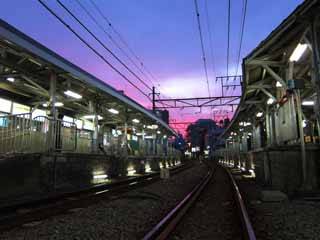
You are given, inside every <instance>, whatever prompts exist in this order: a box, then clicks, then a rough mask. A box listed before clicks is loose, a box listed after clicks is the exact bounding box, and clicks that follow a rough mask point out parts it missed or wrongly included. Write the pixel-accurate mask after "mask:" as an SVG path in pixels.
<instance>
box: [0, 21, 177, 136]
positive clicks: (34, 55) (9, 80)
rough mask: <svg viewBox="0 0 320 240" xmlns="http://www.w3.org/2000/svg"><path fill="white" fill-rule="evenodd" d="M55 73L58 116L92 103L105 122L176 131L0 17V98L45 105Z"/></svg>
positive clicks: (75, 114) (76, 113)
mask: <svg viewBox="0 0 320 240" xmlns="http://www.w3.org/2000/svg"><path fill="white" fill-rule="evenodd" d="M53 74H54V76H55V77H56V102H57V109H58V111H59V113H60V114H62V115H65V116H69V117H72V118H80V117H83V116H85V115H88V114H90V113H91V110H90V104H91V105H92V102H94V105H95V106H96V109H97V114H99V115H100V116H101V117H100V121H101V122H104V123H106V124H113V125H121V124H123V123H124V121H128V123H131V122H132V120H133V119H138V120H139V123H137V121H136V120H135V121H134V122H135V124H140V125H141V126H142V125H158V126H159V128H158V131H160V130H161V131H162V132H163V133H165V134H169V135H177V133H176V132H175V131H174V130H173V129H171V128H170V127H169V126H168V125H167V124H166V123H165V122H164V121H162V120H161V119H159V118H157V117H156V116H155V115H154V114H153V113H152V112H151V111H150V110H148V109H146V108H144V107H143V106H142V105H140V104H139V103H137V102H135V101H134V100H132V99H130V98H129V97H127V96H126V95H124V94H123V93H122V92H120V91H117V90H116V89H114V88H112V87H111V86H110V85H108V84H106V83H105V82H103V81H102V80H100V79H98V78H96V77H94V76H93V75H91V74H90V73H88V72H86V71H84V70H83V69H81V68H79V67H78V66H76V65H74V64H72V63H71V62H69V61H67V60H66V59H64V58H63V57H61V56H59V55H58V54H56V53H54V52H53V51H51V50H50V49H48V48H46V47H45V46H43V45H41V44H40V43H39V42H37V41H35V40H33V39H31V38H30V37H28V36H27V35H25V34H24V33H22V32H20V31H19V30H17V29H15V28H14V27H12V26H11V25H9V24H8V23H6V22H4V21H2V20H0V96H1V98H3V99H6V100H10V101H12V102H15V103H17V104H23V105H26V106H29V107H30V108H31V109H40V110H41V109H42V110H48V106H47V105H48V103H49V102H50V78H51V77H53ZM68 93H69V94H68ZM70 93H71V94H70ZM2 101H5V100H2ZM90 102H91V103H90ZM114 110H115V111H114ZM115 113H116V114H115Z"/></svg>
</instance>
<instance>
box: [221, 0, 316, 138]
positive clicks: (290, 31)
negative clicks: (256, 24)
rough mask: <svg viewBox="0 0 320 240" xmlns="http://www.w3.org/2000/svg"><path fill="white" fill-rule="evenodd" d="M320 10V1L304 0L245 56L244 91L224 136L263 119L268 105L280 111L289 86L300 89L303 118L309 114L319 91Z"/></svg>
mask: <svg viewBox="0 0 320 240" xmlns="http://www.w3.org/2000/svg"><path fill="white" fill-rule="evenodd" d="M319 12H320V2H319V1H317V0H314V1H313V0H306V1H304V2H303V3H302V4H301V5H299V6H298V7H297V8H296V9H295V10H294V11H293V12H292V13H291V14H290V15H289V16H288V17H287V18H286V19H285V20H284V21H283V22H282V23H281V24H280V25H279V26H278V27H277V28H276V29H274V30H273V31H272V32H271V33H270V35H269V36H268V37H267V38H266V39H265V40H264V41H262V42H261V43H260V44H259V45H258V46H257V47H256V48H255V49H254V50H253V51H252V52H251V53H250V54H249V55H248V56H247V57H245V58H244V59H243V63H242V70H243V86H242V90H243V91H242V92H243V95H242V97H241V101H240V104H239V106H238V108H237V111H236V113H235V115H234V118H233V119H232V121H231V123H230V125H229V127H228V128H227V129H226V131H225V132H224V133H223V134H222V136H221V137H223V138H226V137H228V136H230V135H232V134H233V133H235V132H237V133H238V135H239V132H241V131H246V129H245V128H252V127H251V126H252V125H254V124H256V123H258V122H261V121H264V120H265V117H266V115H267V111H268V109H273V111H274V112H276V115H277V114H278V112H277V111H278V110H279V109H280V107H281V106H282V104H283V103H284V102H286V101H287V100H288V99H286V97H287V96H288V94H287V93H288V90H289V92H290V90H292V91H295V90H296V89H299V91H300V93H301V101H302V108H303V112H304V114H306V116H304V118H305V117H306V118H308V116H310V114H309V115H308V111H309V109H310V111H313V107H312V105H315V102H316V101H317V100H316V98H317V95H318V99H319V92H318V93H317V89H318V88H319V72H317V71H319V70H317V69H316V68H315V67H314V66H315V65H314V64H315V62H317V61H318V60H317V59H316V56H317V55H318V57H319V49H318V46H319V39H320V38H319V37H320V34H319V33H320V31H319V29H320V27H319V22H320V21H319ZM318 64H319V62H318ZM318 90H319V89H318ZM294 101H295V100H294ZM308 105H309V106H308ZM318 110H319V109H318ZM318 110H315V111H318ZM317 114H318V115H319V111H318V113H317ZM294 118H295V116H294ZM270 124H271V123H270ZM265 127H266V126H265ZM267 131H268V130H267Z"/></svg>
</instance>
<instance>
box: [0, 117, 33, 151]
mask: <svg viewBox="0 0 320 240" xmlns="http://www.w3.org/2000/svg"><path fill="white" fill-rule="evenodd" d="M31 122H32V118H31V114H30V113H26V114H18V115H7V116H1V117H0V153H11V152H24V151H26V150H27V149H28V146H30V142H31V134H30V128H31Z"/></svg>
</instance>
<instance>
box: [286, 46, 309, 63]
mask: <svg viewBox="0 0 320 240" xmlns="http://www.w3.org/2000/svg"><path fill="white" fill-rule="evenodd" d="M307 47H308V45H307V44H301V43H299V44H298V46H297V47H296V48H295V49H294V51H293V53H292V55H291V56H290V59H289V60H290V62H297V61H299V59H300V58H301V56H302V55H303V53H304V52H305V51H306V49H307Z"/></svg>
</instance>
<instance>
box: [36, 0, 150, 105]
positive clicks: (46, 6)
mask: <svg viewBox="0 0 320 240" xmlns="http://www.w3.org/2000/svg"><path fill="white" fill-rule="evenodd" d="M38 1H39V3H40V4H41V5H42V6H43V7H44V8H45V9H46V10H47V11H48V12H49V13H51V14H52V15H53V16H54V17H55V18H56V19H58V20H59V21H60V22H61V23H62V24H63V25H64V26H65V27H66V28H67V29H69V30H70V31H71V32H72V33H73V34H74V35H75V36H76V37H77V38H78V39H79V40H80V41H81V42H82V43H84V44H85V45H86V46H87V47H88V48H89V49H90V50H91V51H93V52H94V53H95V54H96V55H97V56H98V57H100V58H101V59H102V60H103V61H104V62H105V63H106V64H107V65H108V66H109V67H111V68H112V69H113V70H114V71H115V72H117V73H118V74H119V75H120V76H121V77H122V78H124V79H125V80H127V81H128V82H129V83H130V84H131V85H132V86H133V87H134V88H136V89H137V90H138V91H139V92H140V93H141V94H143V95H144V96H145V97H147V98H148V99H149V100H150V98H149V96H148V95H147V94H146V93H144V92H143V91H142V90H141V89H140V88H139V87H138V86H136V85H135V84H134V83H133V82H132V81H130V80H129V79H128V78H127V77H126V76H125V75H124V74H123V73H121V72H120V71H119V70H118V69H117V68H116V67H115V66H113V65H112V64H111V63H110V62H109V61H108V60H107V59H106V58H105V57H104V56H103V55H101V54H100V53H99V52H98V51H97V50H96V49H95V48H94V47H92V46H91V45H90V44H89V43H88V42H87V41H86V40H84V39H83V38H82V37H81V36H80V35H79V34H78V33H77V32H76V31H75V30H74V29H73V28H72V27H70V26H69V25H68V24H67V23H66V22H65V21H64V20H63V19H62V18H61V17H59V16H58V15H57V14H56V13H55V12H54V11H53V10H52V9H51V8H50V7H49V6H48V5H47V4H45V3H44V2H43V1H42V0H38Z"/></svg>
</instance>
